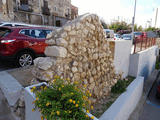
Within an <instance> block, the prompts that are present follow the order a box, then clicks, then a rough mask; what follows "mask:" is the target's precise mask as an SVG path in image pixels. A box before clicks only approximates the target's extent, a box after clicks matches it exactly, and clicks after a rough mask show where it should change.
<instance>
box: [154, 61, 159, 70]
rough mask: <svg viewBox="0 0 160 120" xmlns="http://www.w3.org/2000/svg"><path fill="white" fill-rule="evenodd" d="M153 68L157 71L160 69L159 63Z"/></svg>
mask: <svg viewBox="0 0 160 120" xmlns="http://www.w3.org/2000/svg"><path fill="white" fill-rule="evenodd" d="M155 68H156V69H157V70H158V69H160V62H159V61H156V66H155Z"/></svg>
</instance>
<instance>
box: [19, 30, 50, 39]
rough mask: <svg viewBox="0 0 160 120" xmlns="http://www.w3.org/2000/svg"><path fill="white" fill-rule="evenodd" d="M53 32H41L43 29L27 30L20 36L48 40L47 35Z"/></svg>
mask: <svg viewBox="0 0 160 120" xmlns="http://www.w3.org/2000/svg"><path fill="white" fill-rule="evenodd" d="M50 32H52V31H51V30H41V29H26V30H22V31H21V32H20V34H24V35H27V36H30V37H33V38H41V39H43V38H46V36H47V34H49V33H50Z"/></svg>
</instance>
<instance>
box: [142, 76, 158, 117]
mask: <svg viewBox="0 0 160 120" xmlns="http://www.w3.org/2000/svg"><path fill="white" fill-rule="evenodd" d="M158 81H160V77H159V78H158ZM156 88H157V84H156V83H155V84H154V86H153V88H152V90H151V92H150V94H149V96H148V98H147V100H146V102H145V104H144V108H143V112H142V114H141V115H140V119H139V120H160V99H157V98H156Z"/></svg>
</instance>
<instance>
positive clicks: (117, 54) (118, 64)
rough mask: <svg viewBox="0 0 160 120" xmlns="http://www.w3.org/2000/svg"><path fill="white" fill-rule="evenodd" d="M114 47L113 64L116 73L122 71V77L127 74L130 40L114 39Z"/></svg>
mask: <svg viewBox="0 0 160 120" xmlns="http://www.w3.org/2000/svg"><path fill="white" fill-rule="evenodd" d="M114 42H115V49H114V65H115V70H116V73H120V72H123V78H125V77H126V76H128V71H129V62H130V53H131V47H132V42H131V41H130V40H116V41H114Z"/></svg>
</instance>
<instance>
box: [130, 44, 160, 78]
mask: <svg viewBox="0 0 160 120" xmlns="http://www.w3.org/2000/svg"><path fill="white" fill-rule="evenodd" d="M157 51H158V46H153V47H151V48H149V49H146V50H144V51H141V52H138V53H136V54H131V56H130V65H129V75H130V76H134V77H137V76H143V77H144V78H145V79H146V78H147V77H148V76H149V75H150V74H151V73H152V72H153V70H154V69H155V64H156V57H157V55H158V53H157Z"/></svg>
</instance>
